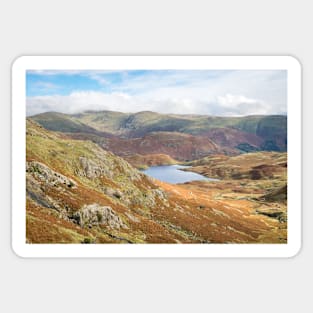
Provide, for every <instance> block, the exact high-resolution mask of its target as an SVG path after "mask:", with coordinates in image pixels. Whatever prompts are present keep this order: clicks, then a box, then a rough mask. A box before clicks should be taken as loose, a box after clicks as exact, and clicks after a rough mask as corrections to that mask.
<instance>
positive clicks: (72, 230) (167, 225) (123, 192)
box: [26, 118, 286, 244]
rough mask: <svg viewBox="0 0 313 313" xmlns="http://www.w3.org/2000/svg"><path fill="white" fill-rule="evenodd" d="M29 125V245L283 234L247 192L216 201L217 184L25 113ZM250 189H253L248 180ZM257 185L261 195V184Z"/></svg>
mask: <svg viewBox="0 0 313 313" xmlns="http://www.w3.org/2000/svg"><path fill="white" fill-rule="evenodd" d="M61 120H62V123H63V121H64V118H62V119H61ZM65 120H66V118H65ZM74 124H75V125H79V124H76V121H75V120H74ZM50 125H51V124H50ZM66 125H67V123H66ZM52 126H53V125H52ZM26 127H27V131H26V196H27V198H26V240H27V242H28V243H34V244H35V243H86V244H87V243H227V242H232V243H247V242H251V243H257V242H277V243H280V242H285V240H286V239H285V238H286V229H285V228H284V227H282V225H281V224H280V222H278V221H277V220H276V219H275V218H272V217H270V216H266V215H265V214H258V213H257V212H255V205H256V204H255V203H254V202H251V201H250V200H249V198H246V199H245V200H241V201H239V202H238V201H237V202H234V201H235V200H231V201H230V200H229V199H222V200H218V199H217V195H218V194H219V193H220V188H221V185H218V184H220V183H219V182H214V183H213V185H212V184H211V182H201V183H200V182H199V183H196V182H193V183H192V184H183V185H172V184H167V183H164V182H160V181H157V180H155V179H152V178H149V177H148V176H146V175H144V174H143V173H141V172H140V171H138V170H136V169H135V168H134V167H132V166H131V165H130V164H129V163H128V162H127V161H126V160H124V159H123V158H120V157H118V156H116V155H115V154H113V153H112V152H110V151H106V150H104V149H103V148H101V147H100V146H99V145H97V144H95V143H93V142H91V141H89V140H73V139H71V138H70V137H68V136H67V135H66V134H64V133H60V132H54V131H49V130H46V129H45V128H43V127H42V126H40V125H39V124H38V123H36V122H35V121H34V120H33V119H27V125H26ZM64 127H65V126H64ZM66 127H67V126H66ZM67 129H68V128H67ZM99 131H100V130H99ZM266 183H267V185H269V183H270V182H269V181H267V182H266ZM222 184H223V186H224V187H223V188H225V186H229V184H233V185H234V187H231V188H234V190H233V192H235V189H236V188H237V189H238V186H237V185H236V184H237V182H222ZM258 184H260V181H259V182H258ZM227 188H229V187H227ZM247 188H248V190H249V191H250V189H251V187H250V185H249V186H248V187H247ZM258 188H259V187H258ZM267 189H268V187H267ZM225 190H227V189H225ZM243 190H245V189H244V187H243V189H242V190H241V195H242V191H243ZM255 190H256V191H255V192H256V193H257V194H258V195H259V196H261V194H260V188H259V189H255ZM265 191H266V190H265V189H264V190H263V189H262V190H261V193H262V194H265ZM237 195H238V194H236V197H237ZM234 199H235V198H234ZM262 205H263V204H262ZM282 205H283V204H282ZM234 208H235V209H234ZM261 209H262V208H261V207H260V210H261ZM284 223H285V222H284ZM283 225H285V224H283Z"/></svg>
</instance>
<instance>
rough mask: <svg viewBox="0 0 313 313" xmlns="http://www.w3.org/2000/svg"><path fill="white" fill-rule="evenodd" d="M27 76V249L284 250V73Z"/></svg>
mask: <svg viewBox="0 0 313 313" xmlns="http://www.w3.org/2000/svg"><path fill="white" fill-rule="evenodd" d="M24 74H25V77H24V81H23V82H24V83H25V88H24V92H25V116H24V119H26V126H25V132H26V134H25V135H26V139H25V151H26V155H25V162H26V163H25V215H24V216H25V220H24V223H25V233H24V236H25V237H24V241H25V244H26V245H28V246H36V245H38V246H40V244H48V246H49V245H50V246H51V245H53V244H63V245H64V244H75V245H81V246H85V245H86V244H89V245H90V244H92V245H93V246H96V245H99V246H110V245H112V244H115V245H116V244H117V245H119V246H125V245H129V244H140V246H144V245H148V244H170V246H175V245H179V246H188V245H190V244H193V246H194V245H199V246H214V245H216V244H217V245H223V246H227V244H236V246H240V245H246V246H248V244H257V245H258V246H262V245H267V244H271V245H273V244H275V246H280V245H287V244H288V240H289V238H288V234H289V232H288V224H289V219H288V217H289V214H288V209H289V207H288V198H289V194H288V192H287V191H288V175H287V172H288V166H289V164H288V153H287V150H288V149H287V146H288V143H289V142H288V140H287V139H288V132H287V128H288V127H287V124H288V123H287V122H288V118H289V116H288V110H287V102H288V69H272V68H269V69H264V68H260V69H258V68H256V69H249V68H248V69H246V68H244V69H237V68H235V69H234V68H220V69H218V68H212V69H210V68H203V69H201V68H200V69H199V68H195V69H192V68H191V69H190V68H189V67H187V68H176V69H175V68H160V69H159V68H149V67H141V68H140V67H139V68H127V67H126V68H125V69H124V68H114V67H113V69H111V68H110V67H106V68H101V67H99V68H98V69H94V68H92V69H85V68H79V67H78V68H75V69H73V68H72V69H68V68H65V69H63V68H56V69H55V68H52V69H51V68H49V67H47V68H40V69H36V68H35V69H33V68H27V69H25V73H24ZM69 246H71V245H69ZM137 246H138V245H137ZM156 246H159V245H156ZM232 246H234V245H232Z"/></svg>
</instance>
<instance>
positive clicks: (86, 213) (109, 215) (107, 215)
mask: <svg viewBox="0 0 313 313" xmlns="http://www.w3.org/2000/svg"><path fill="white" fill-rule="evenodd" d="M72 218H73V219H74V220H75V221H76V222H77V224H79V225H80V226H82V227H84V226H95V225H106V226H109V227H110V228H115V229H120V228H126V225H125V224H124V223H123V221H122V219H121V218H120V217H119V216H118V215H117V213H116V212H115V211H113V210H112V208H111V207H109V206H100V205H99V204H96V203H95V204H90V205H84V206H83V208H82V209H81V210H79V211H77V212H75V213H74V214H73V217H72Z"/></svg>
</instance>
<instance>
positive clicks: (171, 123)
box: [32, 111, 287, 158]
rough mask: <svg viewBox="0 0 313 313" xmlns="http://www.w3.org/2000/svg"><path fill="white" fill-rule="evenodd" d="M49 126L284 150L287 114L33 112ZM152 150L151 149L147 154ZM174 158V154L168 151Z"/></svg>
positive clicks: (67, 130) (104, 135)
mask: <svg viewBox="0 0 313 313" xmlns="http://www.w3.org/2000/svg"><path fill="white" fill-rule="evenodd" d="M32 119H34V120H35V121H36V122H38V123H39V124H41V125H42V126H44V127H45V128H47V129H49V130H54V131H60V132H65V133H73V134H75V133H80V134H83V135H85V136H86V135H88V136H92V135H93V134H96V135H99V136H100V137H102V138H109V137H112V136H113V137H114V138H120V139H134V138H143V137H145V136H147V135H150V134H154V133H157V132H166V133H170V132H171V133H181V134H186V135H187V134H188V135H192V136H194V137H202V138H205V139H207V140H210V141H213V142H214V143H215V145H217V146H220V147H221V148H222V149H224V150H226V151H227V149H231V150H230V151H231V152H230V153H233V151H234V150H235V151H236V153H241V152H249V151H257V150H265V151H286V149H287V117H286V116H282V115H271V116H244V117H217V116H206V115H183V114H182V115H178V114H159V113H156V112H149V111H144V112H138V113H121V112H112V111H100V112H97V111H87V112H84V113H80V114H73V115H66V114H58V115H57V116H56V113H52V112H48V113H43V114H39V115H36V116H33V117H32ZM54 120H55V122H54ZM149 153H152V152H151V151H149V152H147V154H149ZM171 157H173V158H175V156H173V155H171Z"/></svg>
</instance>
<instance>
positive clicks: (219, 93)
mask: <svg viewBox="0 0 313 313" xmlns="http://www.w3.org/2000/svg"><path fill="white" fill-rule="evenodd" d="M26 107H27V110H26V111H27V116H31V115H35V114H39V113H43V112H49V111H54V112H62V113H80V112H83V111H87V110H97V111H100V110H111V111H120V112H139V111H154V112H159V113H175V114H206V115H217V116H244V115H254V114H255V115H257V114H287V71H285V70H125V71H123V70H119V71H106V70H83V71H82V70H72V71H67V70H40V71H27V73H26Z"/></svg>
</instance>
